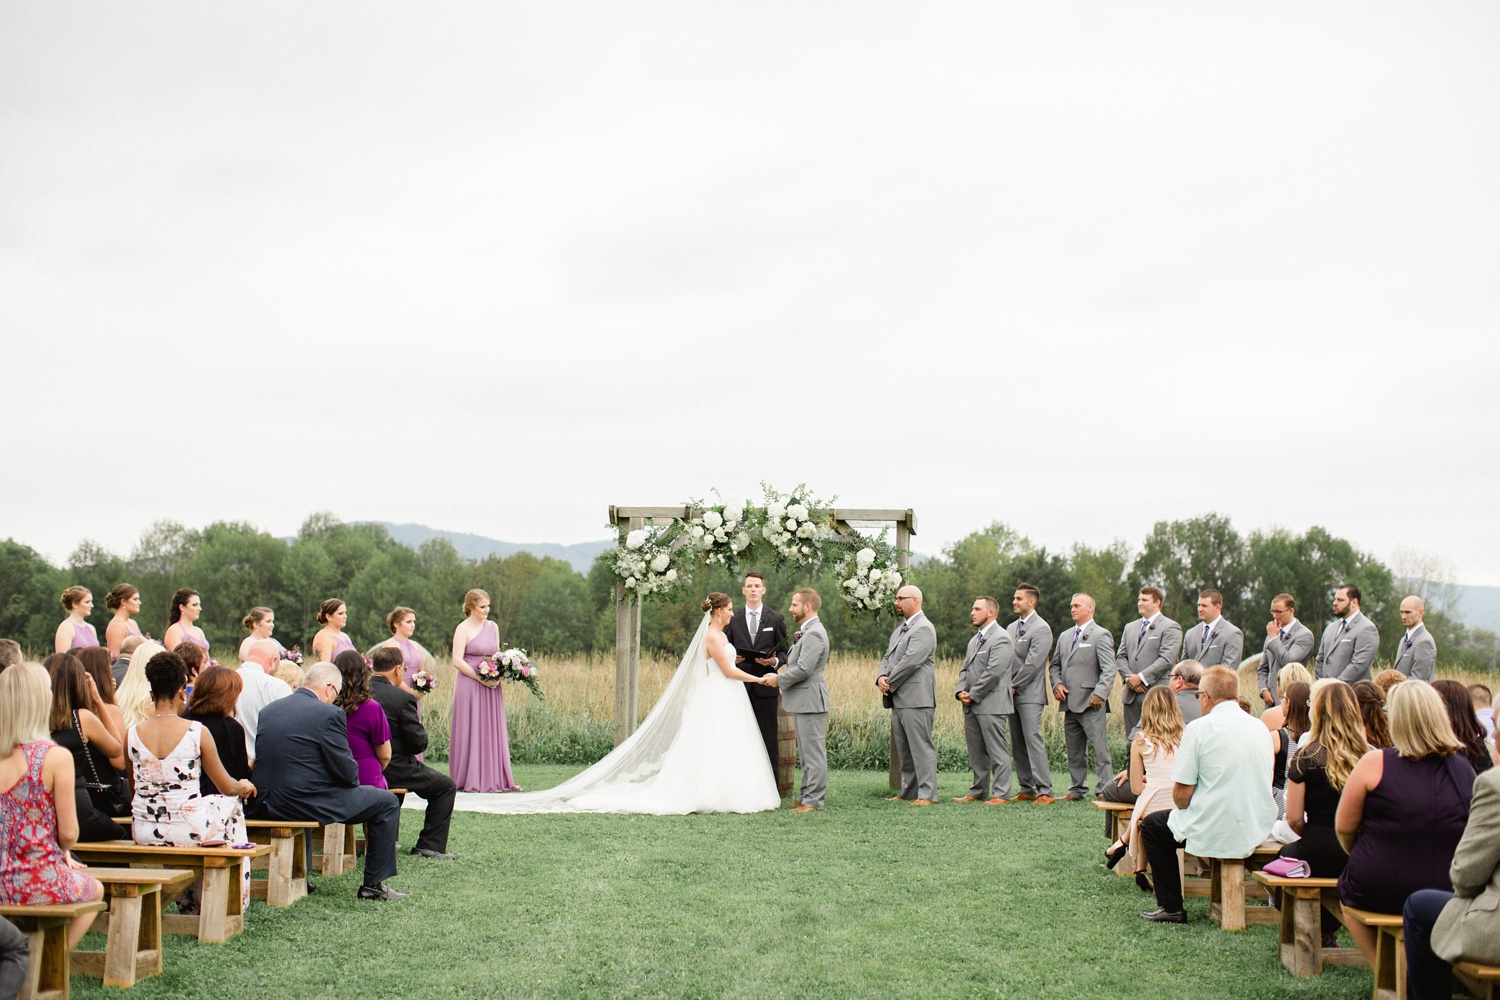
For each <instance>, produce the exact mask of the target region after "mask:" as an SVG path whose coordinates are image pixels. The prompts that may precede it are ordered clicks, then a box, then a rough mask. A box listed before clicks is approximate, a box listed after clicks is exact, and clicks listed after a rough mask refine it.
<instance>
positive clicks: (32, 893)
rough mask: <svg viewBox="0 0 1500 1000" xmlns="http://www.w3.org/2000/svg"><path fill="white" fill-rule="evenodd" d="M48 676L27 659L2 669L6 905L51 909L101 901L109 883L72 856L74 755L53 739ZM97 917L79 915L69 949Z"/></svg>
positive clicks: (0, 890) (0, 833)
mask: <svg viewBox="0 0 1500 1000" xmlns="http://www.w3.org/2000/svg"><path fill="white" fill-rule="evenodd" d="M51 705H52V692H51V684H50V683H49V681H48V679H47V673H46V671H44V670H43V669H42V668H41V667H39V666H37V665H36V664H34V663H21V664H19V665H17V666H14V667H10V668H8V669H7V670H5V672H4V673H0V748H3V749H0V789H3V790H0V904H4V905H6V906H15V905H24V906H46V905H50V904H56V903H82V902H86V901H88V900H93V899H101V898H103V896H104V887H103V886H101V885H100V884H99V883H98V882H97V881H95V880H94V879H93V878H91V877H90V876H89V874H88V872H87V871H84V870H83V866H82V865H79V864H77V863H76V862H74V861H73V860H72V859H70V858H69V857H68V850H67V849H68V848H69V847H72V846H73V844H74V843H75V842H76V841H77V840H78V812H77V807H76V801H75V799H74V797H73V755H72V754H70V753H69V752H68V751H66V750H64V749H63V748H62V747H60V746H57V745H56V744H55V743H52V742H51V741H50V740H48V739H47V716H48V713H49V711H50V710H51ZM93 922H94V914H92V913H85V914H83V915H81V916H78V917H75V918H73V921H72V924H71V925H70V926H69V928H68V947H69V948H73V947H76V946H77V945H78V942H79V940H80V939H81V938H82V937H83V935H84V932H85V931H87V930H88V928H89V924H91V923H93Z"/></svg>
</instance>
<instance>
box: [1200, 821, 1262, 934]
mask: <svg viewBox="0 0 1500 1000" xmlns="http://www.w3.org/2000/svg"><path fill="white" fill-rule="evenodd" d="M1281 847H1282V845H1281V844H1278V843H1275V842H1274V841H1272V842H1267V843H1263V844H1261V845H1260V846H1258V847H1257V848H1256V849H1255V850H1254V851H1252V852H1251V853H1250V856H1249V857H1247V858H1201V857H1197V856H1195V855H1191V854H1186V853H1185V852H1184V854H1183V860H1184V868H1186V860H1187V859H1189V858H1191V859H1193V860H1194V861H1196V862H1197V863H1198V865H1199V867H1200V869H1201V868H1203V867H1207V869H1208V877H1207V878H1201V877H1199V878H1188V877H1187V875H1186V872H1185V871H1184V874H1183V879H1182V894H1183V896H1184V897H1187V896H1207V897H1208V916H1209V919H1210V920H1212V921H1213V922H1214V923H1216V924H1218V925H1219V928H1220V929H1221V930H1226V931H1242V930H1244V929H1245V924H1246V923H1247V922H1249V923H1252V924H1274V923H1277V922H1279V921H1280V920H1281V915H1280V914H1279V913H1277V912H1276V910H1275V909H1274V908H1273V907H1270V906H1249V907H1247V906H1246V905H1245V879H1246V876H1247V875H1249V874H1251V873H1253V872H1257V871H1259V870H1260V869H1262V868H1264V867H1265V866H1266V865H1268V864H1270V863H1271V862H1272V861H1275V860H1276V858H1277V856H1278V855H1279V854H1280V853H1281ZM1269 899H1270V897H1269V896H1267V901H1268V902H1269Z"/></svg>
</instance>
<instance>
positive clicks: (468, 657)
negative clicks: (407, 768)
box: [448, 590, 521, 792]
mask: <svg viewBox="0 0 1500 1000" xmlns="http://www.w3.org/2000/svg"><path fill="white" fill-rule="evenodd" d="M464 613H465V614H466V615H467V617H466V618H464V620H463V621H461V622H459V623H458V628H456V629H454V631H453V668H454V669H455V670H457V671H458V678H457V680H456V682H455V683H454V688H453V724H452V726H451V727H450V728H449V731H448V732H449V736H448V773H449V775H450V776H451V777H452V778H453V781H454V783H455V784H457V785H458V788H459V791H462V792H519V791H520V790H521V789H520V787H519V786H518V785H517V784H516V783H515V780H514V779H513V778H512V777H511V772H510V734H509V733H508V732H507V731H506V728H505V695H504V693H503V692H502V691H501V690H500V679H499V677H495V678H494V679H492V680H485V679H483V678H481V677H480V676H479V674H478V672H477V671H476V670H475V669H474V668H475V667H477V666H478V665H479V664H480V663H481V662H482V661H484V660H487V659H489V658H491V657H493V656H494V655H495V654H496V653H497V652H499V650H500V629H499V628H498V627H497V626H496V625H495V623H494V622H492V621H490V620H489V618H490V595H489V594H486V593H485V592H484V591H482V590H471V591H469V592H468V593H467V594H465V595H464Z"/></svg>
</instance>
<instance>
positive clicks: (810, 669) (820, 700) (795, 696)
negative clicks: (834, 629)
mask: <svg viewBox="0 0 1500 1000" xmlns="http://www.w3.org/2000/svg"><path fill="white" fill-rule="evenodd" d="M801 632H802V637H801V638H800V639H798V640H797V641H796V642H794V643H792V648H791V649H790V650H789V651H788V652H787V654H786V669H785V670H783V671H782V672H781V676H780V677H779V678H777V681H776V683H777V684H778V685H780V686H781V707H782V708H783V709H785V710H786V711H788V712H790V713H792V714H793V715H812V714H816V713H818V712H826V711H828V681H827V680H826V679H825V678H824V676H823V668H824V667H825V666H827V665H828V633H827V632H826V631H825V630H824V629H823V621H822V619H819V618H814V619H813V620H812V621H810V622H807V623H805V624H804V625H803V626H802V628H801Z"/></svg>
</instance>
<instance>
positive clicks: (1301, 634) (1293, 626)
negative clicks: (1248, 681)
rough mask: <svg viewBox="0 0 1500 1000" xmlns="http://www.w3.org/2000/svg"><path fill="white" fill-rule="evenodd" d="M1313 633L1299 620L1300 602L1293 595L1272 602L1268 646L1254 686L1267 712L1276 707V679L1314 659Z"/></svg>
mask: <svg viewBox="0 0 1500 1000" xmlns="http://www.w3.org/2000/svg"><path fill="white" fill-rule="evenodd" d="M1313 642H1314V640H1313V634H1312V629H1310V628H1308V627H1307V626H1306V625H1304V624H1302V623H1301V622H1299V621H1298V620H1297V599H1296V598H1294V597H1293V596H1292V595H1291V594H1277V595H1276V596H1275V597H1273V598H1271V620H1270V621H1268V622H1266V644H1265V646H1264V647H1263V648H1262V649H1261V654H1260V666H1258V667H1256V668H1255V682H1256V684H1257V686H1259V688H1260V700H1261V701H1262V702H1264V703H1265V706H1266V707H1267V708H1270V707H1271V706H1272V705H1274V704H1276V701H1277V699H1278V698H1279V697H1280V695H1279V694H1278V693H1277V687H1278V684H1277V681H1276V678H1277V676H1278V675H1279V674H1280V673H1281V668H1282V667H1284V666H1286V665H1287V664H1289V663H1302V664H1306V663H1307V660H1308V657H1310V656H1312V655H1313Z"/></svg>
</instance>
